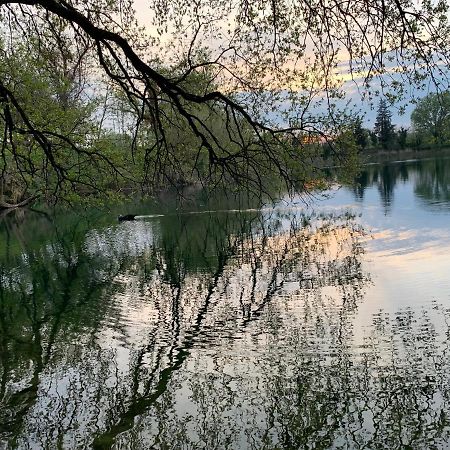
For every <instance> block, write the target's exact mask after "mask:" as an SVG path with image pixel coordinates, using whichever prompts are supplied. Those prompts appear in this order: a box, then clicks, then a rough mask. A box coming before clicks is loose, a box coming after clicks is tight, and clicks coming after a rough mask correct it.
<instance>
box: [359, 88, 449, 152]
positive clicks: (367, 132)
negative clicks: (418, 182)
mask: <svg viewBox="0 0 450 450" xmlns="http://www.w3.org/2000/svg"><path fill="white" fill-rule="evenodd" d="M352 135H353V140H354V142H355V145H356V146H357V147H358V150H359V151H360V152H363V151H370V150H403V149H416V150H419V149H427V148H442V147H446V146H450V92H449V91H445V92H441V93H430V94H428V95H427V96H425V97H424V98H422V99H421V100H419V101H418V102H417V104H416V108H415V109H414V111H413V112H412V114H411V127H410V128H405V127H403V126H401V127H397V126H396V125H395V124H393V123H392V114H391V112H390V111H389V107H388V103H387V101H386V100H385V99H381V100H380V102H379V104H378V108H377V115H376V119H375V125H374V128H373V129H367V128H364V127H363V126H362V118H361V117H358V118H356V119H355V120H354V122H353V128H352Z"/></svg>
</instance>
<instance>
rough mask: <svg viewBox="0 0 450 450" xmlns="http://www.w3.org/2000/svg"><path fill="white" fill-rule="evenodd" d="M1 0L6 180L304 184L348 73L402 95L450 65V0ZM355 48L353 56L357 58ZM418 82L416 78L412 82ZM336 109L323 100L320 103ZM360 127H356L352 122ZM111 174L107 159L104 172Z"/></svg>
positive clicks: (7, 191) (32, 186)
mask: <svg viewBox="0 0 450 450" xmlns="http://www.w3.org/2000/svg"><path fill="white" fill-rule="evenodd" d="M147 7H148V10H149V21H150V22H149V23H148V24H146V27H145V28H143V27H142V26H140V25H142V24H140V23H139V20H138V19H139V16H140V14H141V10H140V11H139V13H138V14H136V12H135V11H134V3H133V1H131V0H110V1H104V0H86V1H82V2H81V1H74V0H70V1H66V0H25V1H5V0H0V30H1V38H0V51H1V53H0V59H1V66H2V68H1V69H0V104H1V106H0V122H1V123H0V125H1V127H2V128H3V132H2V141H1V163H0V164H1V174H2V182H1V196H2V197H3V198H6V197H9V198H12V199H13V200H16V201H19V200H23V199H24V198H25V197H26V196H27V195H35V194H40V195H44V196H45V198H46V199H53V198H59V197H61V196H64V195H65V196H70V193H73V192H78V193H79V192H84V193H88V192H95V191H98V190H99V189H102V190H105V191H108V190H110V191H117V190H120V189H121V187H120V186H122V185H121V182H120V180H131V181H138V184H139V186H140V187H141V188H146V189H150V190H152V189H156V188H158V187H161V186H165V185H170V184H173V185H176V184H178V183H180V182H186V181H200V182H202V183H207V184H213V185H216V184H224V183H225V184H226V185H228V186H229V185H230V182H233V183H235V184H236V185H242V186H244V187H246V188H247V189H251V190H256V191H261V190H264V189H268V186H267V179H268V175H269V174H270V175H275V176H276V177H277V178H278V179H280V180H282V181H283V182H284V184H285V188H286V189H289V190H301V189H303V188H304V187H305V186H307V185H308V183H309V182H310V181H311V180H312V179H314V178H316V177H318V176H320V175H319V171H320V168H321V163H319V159H320V158H321V156H322V153H321V151H322V150H321V149H320V146H319V145H311V143H317V142H320V141H321V140H323V139H324V137H331V139H330V140H331V141H332V144H333V145H332V148H333V151H334V152H333V155H334V157H335V159H336V158H337V159H338V160H339V162H340V163H344V164H349V162H351V161H353V156H352V155H353V153H352V146H351V145H349V143H348V141H346V140H345V139H340V138H337V136H340V135H341V134H342V132H343V130H345V127H346V118H347V116H346V115H345V114H342V112H341V111H337V109H336V105H335V100H336V99H338V98H341V96H342V95H343V92H342V89H341V87H342V80H343V79H345V78H348V77H350V78H352V79H354V80H355V81H356V80H359V82H358V87H360V88H361V89H362V90H361V95H365V94H367V95H370V94H371V91H370V82H371V80H373V78H374V77H377V76H382V78H380V80H381V84H382V87H383V89H386V90H389V95H390V96H391V98H395V97H396V96H401V95H403V93H404V90H405V86H406V85H405V84H404V83H402V82H401V80H402V79H408V80H409V81H410V82H414V83H417V84H421V83H424V80H425V77H427V76H431V77H432V78H433V79H434V81H435V82H436V84H439V85H442V84H443V83H445V75H446V67H448V65H449V61H450V59H449V51H450V46H449V45H448V39H449V36H450V33H449V26H448V21H447V5H446V3H445V2H444V1H441V0H438V1H436V2H430V1H424V2H423V3H418V2H415V1H410V0H384V1H382V2H378V1H372V0H346V1H344V2H342V1H337V0H332V1H330V2H322V1H321V0H319V1H316V0H312V1H310V0H307V1H301V2H299V1H285V0H273V1H271V2H264V1H257V2H253V1H252V2H249V1H247V0H209V1H208V2H206V1H203V0H197V1H193V2H191V1H186V0H173V1H170V2H169V1H167V0H151V1H149V3H148V5H147ZM343 61H347V63H344V62H343ZM408 86H409V84H408ZM318 111H322V113H317V112H318ZM344 135H345V133H344ZM98 172H99V173H100V174H99V173H98Z"/></svg>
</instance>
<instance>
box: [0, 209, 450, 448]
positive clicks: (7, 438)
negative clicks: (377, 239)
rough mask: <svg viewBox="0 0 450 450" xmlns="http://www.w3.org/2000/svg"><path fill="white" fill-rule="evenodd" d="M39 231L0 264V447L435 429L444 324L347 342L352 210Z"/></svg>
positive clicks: (399, 326)
mask: <svg viewBox="0 0 450 450" xmlns="http://www.w3.org/2000/svg"><path fill="white" fill-rule="evenodd" d="M8 230H9V231H8ZM52 230H53V233H52V239H50V240H47V241H45V242H43V243H42V245H40V246H38V247H37V248H36V247H33V248H32V249H30V247H29V246H26V245H25V246H24V248H27V249H28V250H24V251H23V252H22V253H20V252H17V251H16V252H15V253H14V252H9V253H8V252H6V253H5V255H9V256H5V257H4V260H5V264H2V268H1V275H0V282H1V285H0V355H1V361H0V377H1V378H0V401H1V404H0V437H1V440H2V441H3V442H4V443H5V446H6V447H7V448H8V447H11V448H17V447H18V448H27V447H30V446H31V447H33V446H35V447H37V448H54V447H58V446H60V447H64V448H75V447H76V448H78V447H81V448H85V447H91V446H92V447H94V448H110V447H116V448H177V449H178V448H207V449H214V448H218V449H219V448H220V449H222V448H255V449H256V448H258V449H259V448H326V447H330V446H337V447H339V446H343V447H364V446H365V447H367V448H377V447H384V446H385V444H386V443H387V444H388V446H389V448H395V447H401V446H403V447H405V448H406V446H410V447H411V448H418V447H420V446H423V447H424V448H425V447H427V445H428V444H430V443H431V444H432V445H434V444H436V445H439V443H443V442H445V441H446V440H447V438H448V424H447V414H448V398H447V396H448V394H447V393H448V375H447V373H450V372H449V370H448V369H449V368H448V365H449V363H448V362H447V359H448V358H447V356H448V355H447V352H448V348H447V347H446V342H447V341H446V337H447V334H446V333H448V328H447V326H446V325H445V324H446V322H445V321H444V322H445V323H444V322H443V324H442V327H441V328H439V327H436V326H433V324H436V323H438V322H436V320H434V318H433V320H431V318H430V314H432V313H433V314H435V315H440V317H445V318H447V316H448V312H447V311H442V310H440V307H439V305H437V304H436V305H435V306H436V308H437V310H436V311H431V312H428V311H423V314H422V315H421V316H420V317H418V313H417V311H409V310H405V311H402V312H400V313H399V314H398V315H397V316H396V317H395V318H392V317H389V316H387V315H386V314H383V312H380V313H379V315H377V316H375V317H374V322H373V325H372V327H371V328H370V330H369V331H368V332H367V333H366V338H365V340H364V342H363V343H362V344H361V345H359V344H358V343H357V340H356V339H355V333H354V328H355V326H357V324H355V315H356V312H357V310H358V305H359V304H360V303H361V301H363V297H364V291H365V289H367V288H370V280H369V275H368V274H367V273H364V270H363V266H362V260H363V243H364V239H365V236H364V232H363V230H362V229H361V227H360V226H359V225H358V224H357V222H356V221H355V220H354V218H353V217H351V216H349V215H342V216H316V217H304V216H300V215H295V214H294V215H289V214H283V213H281V212H274V213H272V214H271V215H269V216H268V215H267V214H263V213H261V212H247V213H242V214H237V213H225V212H224V213H209V214H198V215H195V214H186V215H179V216H165V217H161V218H155V219H153V220H149V221H145V222H137V223H124V224H120V225H117V226H110V227H100V228H92V226H91V225H90V224H89V223H87V222H86V221H85V220H84V219H77V220H74V221H72V222H70V221H68V220H67V221H66V223H65V224H64V226H61V228H59V226H58V224H54V225H52ZM16 231H17V230H16ZM0 232H2V233H3V234H4V235H8V233H9V232H11V229H10V228H7V227H6V228H3V229H0ZM16 234H17V233H16ZM10 238H11V236H10ZM11 248H13V246H12V244H11ZM427 448H429V447H427Z"/></svg>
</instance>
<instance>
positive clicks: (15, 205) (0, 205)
mask: <svg viewBox="0 0 450 450" xmlns="http://www.w3.org/2000/svg"><path fill="white" fill-rule="evenodd" d="M38 197H39V195H32V196H31V197H28V198H26V199H25V200H22V201H21V202H19V203H7V202H4V201H2V200H0V210H2V209H14V208H21V207H22V206H26V205H29V204H30V203H31V202H33V201H34V200H36V199H37V198H38Z"/></svg>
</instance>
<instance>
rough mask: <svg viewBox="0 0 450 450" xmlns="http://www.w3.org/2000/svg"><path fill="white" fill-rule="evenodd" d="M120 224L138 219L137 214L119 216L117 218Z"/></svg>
mask: <svg viewBox="0 0 450 450" xmlns="http://www.w3.org/2000/svg"><path fill="white" fill-rule="evenodd" d="M117 219H118V220H119V222H124V221H126V220H134V219H136V214H125V215H124V216H119V217H118V218H117Z"/></svg>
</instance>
